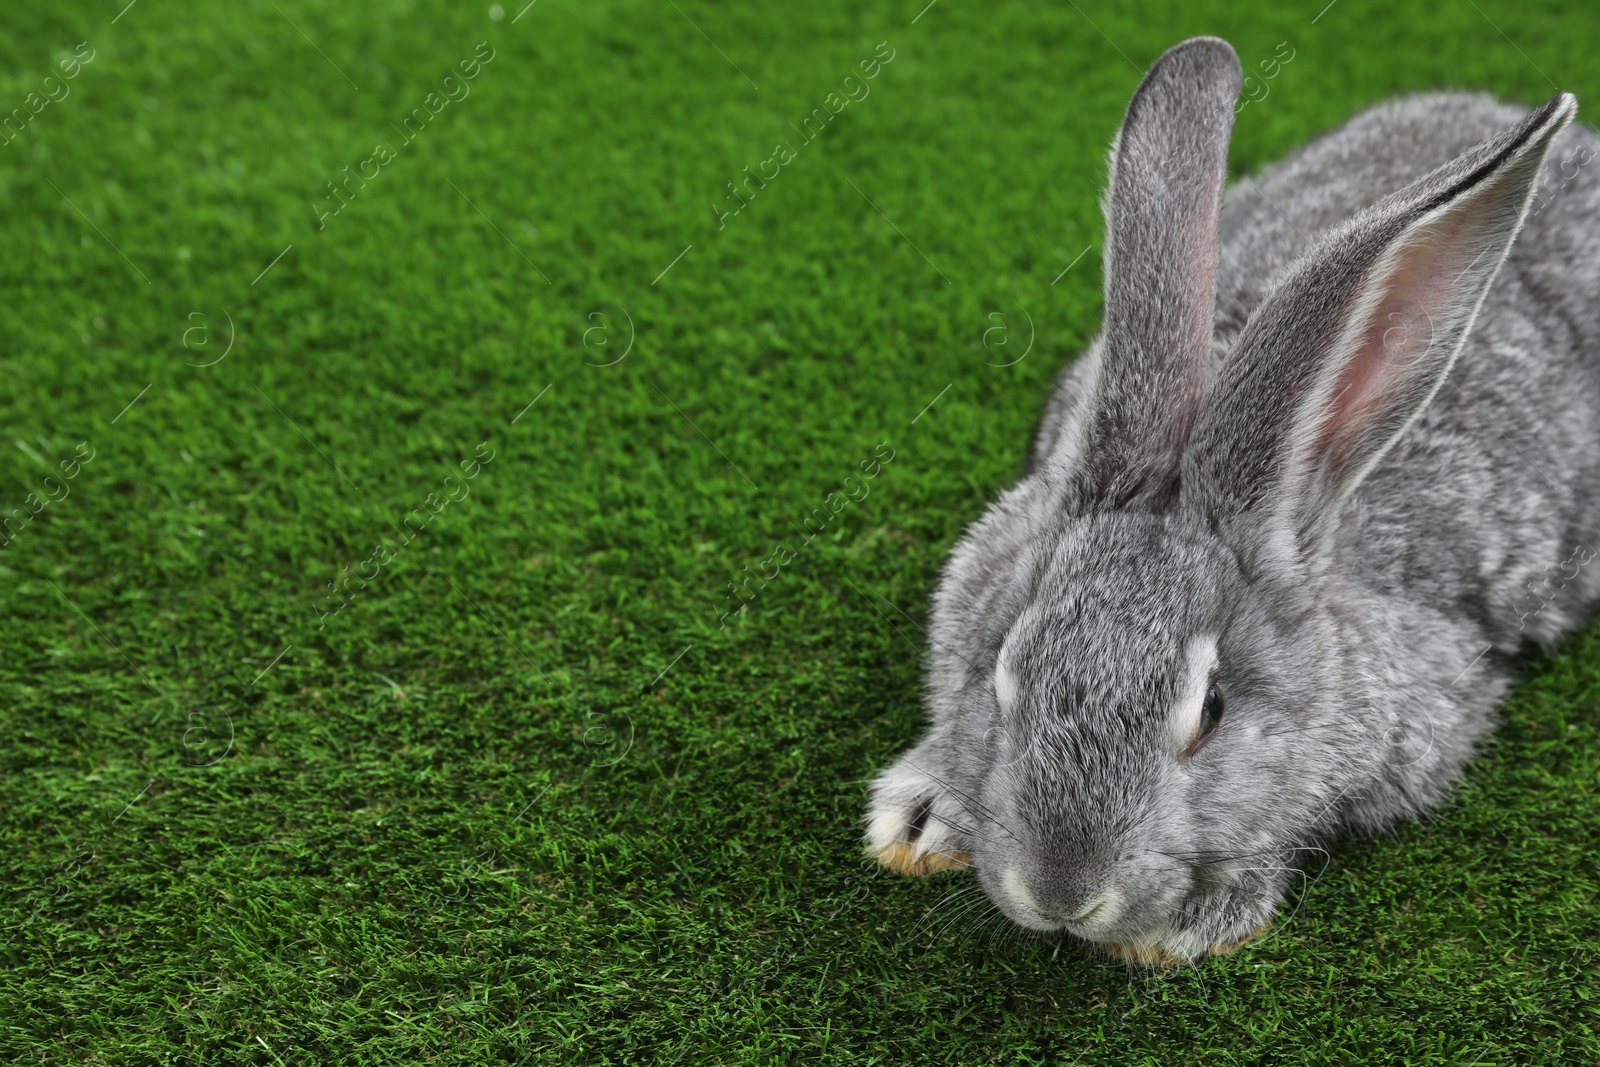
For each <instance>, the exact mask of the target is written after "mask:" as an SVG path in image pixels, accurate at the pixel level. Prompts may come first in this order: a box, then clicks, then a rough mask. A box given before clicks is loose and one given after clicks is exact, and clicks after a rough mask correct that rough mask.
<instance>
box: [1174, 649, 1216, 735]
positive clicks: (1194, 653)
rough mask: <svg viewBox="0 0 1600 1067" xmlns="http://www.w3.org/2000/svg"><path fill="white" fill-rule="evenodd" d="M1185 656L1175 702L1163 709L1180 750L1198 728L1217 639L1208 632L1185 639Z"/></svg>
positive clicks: (1209, 681)
mask: <svg viewBox="0 0 1600 1067" xmlns="http://www.w3.org/2000/svg"><path fill="white" fill-rule="evenodd" d="M1186 660H1187V662H1186V664H1185V666H1184V682H1183V688H1182V689H1180V690H1179V691H1178V692H1179V695H1178V701H1177V703H1176V704H1174V705H1173V706H1172V708H1171V710H1170V711H1169V712H1168V713H1167V723H1168V725H1169V728H1170V730H1171V736H1172V747H1173V750H1174V751H1181V750H1182V749H1183V747H1184V746H1185V745H1187V744H1188V743H1189V742H1190V741H1192V740H1194V735H1195V733H1196V732H1198V731H1199V729H1200V714H1201V712H1202V711H1203V710H1204V707H1205V702H1206V690H1207V689H1209V688H1210V686H1211V672H1212V671H1214V670H1215V669H1216V667H1217V639H1216V638H1214V637H1210V636H1201V637H1196V638H1194V639H1193V640H1192V641H1190V642H1189V651H1188V655H1187V657H1186Z"/></svg>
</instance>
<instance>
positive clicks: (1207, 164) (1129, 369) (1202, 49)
mask: <svg viewBox="0 0 1600 1067" xmlns="http://www.w3.org/2000/svg"><path fill="white" fill-rule="evenodd" d="M1239 85H1240V74H1239V57H1238V56H1237V55H1235V54H1234V51H1233V49H1232V47H1230V46H1229V45H1228V43H1227V42H1226V41H1223V40H1221V39H1219V38H1216V37H1196V38H1193V39H1192V40H1188V41H1184V42H1183V43H1182V44H1179V45H1175V46H1173V47H1172V48H1171V49H1169V50H1168V51H1167V52H1166V53H1165V54H1164V55H1162V57H1161V58H1160V59H1158V60H1156V62H1155V65H1154V66H1152V67H1151V68H1150V72H1149V73H1148V74H1146V75H1145V77H1144V81H1142V82H1141V83H1140V84H1139V89H1138V91H1137V92H1136V93H1134V95H1133V100H1132V101H1131V102H1130V103H1129V104H1128V114H1127V117H1126V118H1125V119H1124V120H1123V123H1122V129H1121V131H1119V132H1118V134H1117V141H1116V145H1115V147H1114V148H1113V149H1112V153H1111V186H1110V190H1109V192H1108V194H1107V196H1106V203H1105V213H1106V248H1105V286H1106V310H1105V328H1104V334H1103V337H1102V344H1101V346H1100V351H1101V355H1100V360H1101V363H1100V366H1099V367H1097V368H1094V373H1093V376H1092V377H1093V381H1094V384H1093V386H1092V393H1093V397H1092V400H1091V401H1090V403H1089V423H1088V437H1087V440H1086V441H1085V442H1084V445H1085V446H1086V447H1085V449H1084V451H1085V453H1086V455H1085V462H1084V464H1083V466H1082V468H1081V469H1080V470H1078V471H1077V478H1078V482H1077V484H1076V486H1075V495H1076V496H1077V497H1078V499H1079V501H1080V502H1082V503H1084V504H1087V503H1091V502H1094V501H1099V500H1125V499H1127V498H1129V497H1131V496H1132V495H1134V494H1135V493H1138V492H1140V491H1142V490H1145V489H1147V488H1149V487H1151V486H1165V485H1168V484H1170V483H1172V482H1173V481H1174V480H1175V479H1176V477H1177V471H1178V463H1177V457H1178V453H1179V451H1180V450H1181V449H1182V447H1183V442H1184V439H1185V438H1187V437H1188V434H1189V430H1190V428H1191V427H1192V426H1193V425H1194V417H1195V413H1196V411H1197V410H1198V408H1199V404H1200V398H1201V396H1202V394H1203V392H1204V389H1205V378H1206V369H1207V363H1208V361H1209V359H1210V354H1211V336H1212V319H1213V317H1214V315H1215V313H1216V292H1217V284H1216V270H1217V217H1218V214H1219V212H1220V211H1221V206H1222V189H1223V183H1224V182H1225V181H1226V179H1227V167H1228V140H1229V137H1230V136H1231V135H1232V132H1233V108H1234V102H1235V101H1236V100H1237V99H1238V98H1239Z"/></svg>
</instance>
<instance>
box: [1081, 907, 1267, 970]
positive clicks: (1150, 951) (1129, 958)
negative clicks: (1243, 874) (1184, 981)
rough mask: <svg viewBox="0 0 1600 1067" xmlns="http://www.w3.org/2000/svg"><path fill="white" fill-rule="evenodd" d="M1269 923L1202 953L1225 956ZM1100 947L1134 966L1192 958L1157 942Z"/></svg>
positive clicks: (1174, 963) (1181, 963) (1184, 963)
mask: <svg viewBox="0 0 1600 1067" xmlns="http://www.w3.org/2000/svg"><path fill="white" fill-rule="evenodd" d="M1271 925H1272V920H1271V919H1270V918H1268V919H1267V921H1266V922H1264V923H1262V924H1261V925H1260V926H1258V927H1256V928H1255V929H1254V930H1252V931H1250V932H1249V933H1248V934H1245V935H1244V936H1243V937H1241V938H1239V939H1238V940H1237V941H1229V942H1227V943H1226V944H1221V945H1212V946H1211V947H1210V948H1208V949H1206V950H1205V953H1204V955H1207V956H1226V955H1228V954H1230V953H1233V952H1237V951H1238V950H1239V949H1241V948H1243V947H1244V946H1246V945H1248V944H1249V943H1250V942H1252V941H1254V940H1255V939H1256V938H1258V937H1260V936H1261V935H1262V934H1263V933H1265V932H1266V930H1267V927H1269V926H1271ZM1100 947H1101V948H1103V949H1105V950H1106V951H1107V952H1109V953H1111V955H1113V956H1115V957H1116V958H1117V959H1119V960H1121V961H1122V962H1123V963H1128V964H1132V965H1134V966H1136V967H1186V966H1188V965H1189V964H1190V963H1192V962H1193V961H1192V960H1188V959H1185V958H1184V957H1182V956H1179V955H1176V954H1174V953H1172V952H1169V951H1167V950H1166V949H1165V948H1163V947H1162V946H1161V945H1159V944H1144V943H1136V942H1132V941H1123V942H1116V943H1111V944H1103V945H1101V946H1100Z"/></svg>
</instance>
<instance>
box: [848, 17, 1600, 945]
mask: <svg viewBox="0 0 1600 1067" xmlns="http://www.w3.org/2000/svg"><path fill="white" fill-rule="evenodd" d="M1239 82H1240V72H1239V65H1238V60H1237V57H1236V56H1235V55H1234V53H1233V50H1232V49H1231V48H1230V47H1229V46H1228V45H1227V44H1226V43H1225V42H1222V41H1220V40H1217V39H1215V38H1198V39H1196V40H1193V41H1188V42H1185V43H1184V44H1181V45H1179V46H1177V47H1176V48H1174V49H1172V50H1171V51H1169V52H1168V53H1167V54H1166V55H1164V56H1163V57H1162V58H1161V59H1160V60H1159V61H1158V62H1157V63H1156V64H1155V66H1154V67H1153V68H1152V69H1151V71H1150V73H1149V74H1148V75H1147V76H1146V78H1145V80H1144V82H1143V83H1142V84H1141V86H1140V88H1139V90H1138V92H1137V93H1136V95H1135V96H1134V98H1133V101H1132V103H1131V104H1130V105H1129V108H1128V114H1127V118H1126V120H1125V122H1124V124H1123V127H1122V130H1121V132H1120V133H1119V135H1118V138H1117V141H1116V144H1115V146H1114V148H1113V154H1112V168H1111V170H1112V177H1111V183H1110V189H1109V192H1108V194H1107V198H1106V203H1105V210H1106V217H1107V242H1106V252H1105V257H1106V264H1105V275H1106V312H1105V323H1104V328H1103V330H1102V332H1101V334H1100V336H1099V337H1098V338H1097V339H1096V341H1095V343H1094V344H1093V345H1092V346H1091V348H1090V349H1089V351H1088V352H1087V353H1086V354H1085V355H1084V356H1083V357H1082V358H1081V359H1080V360H1078V361H1077V362H1075V363H1074V364H1072V365H1071V366H1070V367H1069V368H1068V369H1067V370H1066V371H1065V373H1063V375H1062V376H1061V380H1060V382H1059V384H1058V386H1057V389H1056V391H1055V393H1054V395H1053V396H1052V397H1051V398H1050V400H1049V402H1048V404H1047V406H1046V412H1045V416H1044V418H1043V420H1042V422H1041V424H1040V427H1039V431H1038V433H1037V435H1036V438H1035V441H1034V443H1033V446H1032V448H1031V450H1030V452H1031V454H1030V462H1029V467H1028V471H1027V473H1026V474H1025V476H1024V477H1023V478H1022V480H1021V481H1020V482H1018V483H1017V484H1016V485H1015V486H1013V487H1011V488H1010V489H1007V490H1006V491H1005V492H1003V493H1002V494H1001V495H1000V497H999V499H998V500H997V501H996V502H995V503H994V505H993V506H992V507H991V508H990V509H989V511H988V512H987V513H986V514H985V515H984V516H982V517H981V518H980V519H979V520H978V521H977V522H976V523H974V524H973V525H972V527H971V528H970V529H968V531H967V532H966V534H965V536H964V537H963V538H962V539H961V541H960V542H959V543H958V545H957V546H956V548H955V549H954V551H953V553H952V555H951V558H950V560H949V562H948V564H947V566H946V569H945V572H944V576H943V579H942V581H941V582H940V584H939V587H938V591H937V593H936V594H935V597H934V604H933V614H932V621H931V626H930V641H931V646H932V648H931V658H932V663H931V667H930V670H929V674H928V680H927V703H928V713H929V726H928V729H927V732H926V734H925V736H924V737H923V738H922V740H921V741H920V743H918V744H917V745H916V746H915V747H914V748H912V749H911V750H910V751H909V752H907V753H905V754H904V755H903V756H902V757H901V758H900V759H899V760H898V761H896V762H895V763H894V764H892V765H891V766H890V767H889V768H887V769H886V770H885V771H884V772H883V773H882V774H881V775H880V776H879V777H878V778H877V779H876V781H875V782H874V784H873V786H872V791H871V813H870V816H869V825H868V833H867V846H868V849H869V851H870V852H871V853H872V854H874V855H876V856H877V857H879V859H880V860H882V861H883V862H884V863H885V864H887V865H889V866H891V867H894V868H895V869H898V870H902V871H905V872H907V873H916V874H924V873H929V872H931V871H933V870H939V869H943V868H950V867H971V868H972V869H973V870H974V871H975V873H976V876H977V878H978V880H979V882H980V883H981V884H982V886H983V888H984V890H985V891H986V892H987V894H988V896H989V897H990V898H991V899H992V900H993V902H994V903H995V904H996V905H997V906H998V907H999V908H1000V909H1001V911H1003V912H1004V913H1005V914H1006V915H1007V916H1009V917H1010V918H1011V919H1013V920H1014V921H1016V922H1017V923H1019V924H1021V925H1023V926H1026V927H1030V928H1033V929H1037V930H1047V931H1057V930H1064V931H1068V932H1070V933H1072V934H1074V935H1076V936H1078V937H1081V938H1084V939H1087V940H1089V941H1093V942H1096V943H1098V944H1100V945H1103V946H1105V947H1107V948H1109V949H1111V950H1112V951H1114V952H1115V953H1116V954H1118V955H1120V956H1121V957H1122V958H1124V959H1127V960H1129V961H1130V962H1134V963H1142V964H1161V963H1173V962H1177V961H1186V960H1193V959H1197V958H1199V957H1202V956H1204V955H1207V954H1210V953H1214V952H1218V951H1226V950H1228V949H1229V948H1231V947H1233V946H1235V945H1237V944H1239V943H1241V942H1242V941H1243V940H1245V939H1247V938H1248V937H1250V936H1252V935H1253V934H1254V933H1255V932H1256V931H1258V930H1260V929H1261V928H1262V927H1263V926H1264V925H1265V924H1266V923H1268V922H1270V920H1271V918H1272V915H1273V913H1274V911H1275V909H1276V908H1277V906H1278V904H1279V902H1280V900H1281V899H1282V896H1283V893H1284V891H1285V889H1286V888H1287V886H1288V884H1289V881H1290V879H1291V877H1293V875H1294V872H1295V871H1296V870H1297V869H1299V868H1300V867H1302V866H1303V865H1304V863H1305V861H1306V858H1307V854H1308V852H1312V851H1314V850H1316V847H1317V845H1318V843H1319V842H1323V841H1326V840H1328V839H1329V838H1331V837H1334V836H1337V835H1339V834H1341V833H1346V832H1350V831H1357V832H1362V831H1374V830H1377V829H1380V828H1382V827H1385V826H1388V825H1391V824H1392V823H1393V822H1394V821H1396V820H1398V819H1403V818H1407V817H1412V816H1415V815H1416V814H1418V813H1419V812H1422V811H1423V810H1425V809H1427V808H1428V807H1430V806H1431V805H1435V804H1437V803H1438V802H1439V801H1440V799H1441V798H1442V797H1443V796H1444V795H1445V794H1446V792H1447V790H1448V789H1449V787H1450V784H1451V782H1452V781H1453V780H1454V779H1455V778H1456V777H1457V775H1458V774H1459V773H1460V771H1461V769H1462V766H1463V765H1464V764H1465V763H1466V761H1467V760H1468V759H1469V758H1471V756H1472V754H1473V752H1474V749H1475V748H1476V746H1477V745H1478V743H1479V742H1480V741H1481V739H1482V738H1483V736H1484V735H1485V734H1486V733H1487V732H1488V731H1489V730H1490V729H1491V727H1492V725H1493V722H1494V717H1495V712H1496V708H1497V707H1498V705H1499V704H1500V702H1501V700H1502V699H1503V697H1504V695H1505V692H1506V689H1507V685H1508V673H1507V670H1508V668H1507V662H1508V659H1509V658H1510V657H1511V656H1512V655H1513V654H1514V653H1515V652H1516V651H1517V650H1518V648H1519V647H1520V646H1521V645H1522V643H1523V642H1524V641H1528V640H1533V641H1538V642H1544V643H1549V642H1552V641H1554V640H1556V639H1557V638H1558V637H1559V636H1561V635H1562V634H1563V633H1565V632H1567V631H1569V630H1570V629H1572V628H1573V627H1574V626H1575V625H1576V624H1578V623H1579V622H1580V621H1582V620H1583V619H1584V618H1585V617H1586V616H1587V615H1588V613H1589V612H1590V610H1591V608H1592V607H1593V606H1594V604H1595V602H1596V600H1597V598H1600V565H1587V564H1588V559H1589V556H1590V555H1592V554H1593V552H1594V551H1596V550H1600V534H1597V533H1595V532H1594V528H1595V524H1596V523H1597V522H1600V513H1597V512H1600V502H1597V500H1596V497H1595V494H1593V493H1591V492H1589V491H1588V490H1589V488H1590V487H1592V486H1594V485H1596V484H1600V362H1597V360H1596V358H1595V356H1594V353H1595V352H1596V343H1597V341H1600V300H1597V299H1596V298H1597V296H1600V184H1597V183H1596V181H1595V180H1594V176H1593V174H1592V173H1591V171H1590V170H1585V169H1583V164H1584V163H1587V162H1588V160H1589V159H1590V158H1592V157H1593V156H1594V155H1596V154H1600V143H1597V141H1600V138H1597V137H1596V136H1595V135H1594V134H1593V133H1592V132H1591V131H1590V130H1588V129H1587V128H1571V129H1568V128H1567V124H1568V123H1569V121H1570V120H1571V118H1572V116H1573V114H1574V112H1575V109H1576V102H1575V101H1574V99H1573V98H1572V97H1571V96H1569V95H1566V94H1561V95H1559V96H1557V97H1555V98H1554V99H1552V100H1551V101H1549V102H1548V103H1546V104H1545V105H1543V106H1542V107H1540V108H1538V109H1535V110H1534V111H1532V112H1529V111H1526V110H1524V109H1519V108H1516V107H1511V106H1507V105H1504V104H1500V103H1497V102H1495V101H1494V100H1492V99H1489V98H1487V97H1483V96H1476V95H1464V94H1453V93H1438V94H1429V95H1422V96H1415V97H1411V98H1408V99H1403V100H1398V101H1395V102H1392V103H1389V104H1386V105H1383V106H1381V107H1378V108H1375V109H1373V110H1371V111H1368V112H1366V113H1364V114H1362V115H1359V116H1357V117H1356V118H1354V119H1352V120H1351V121H1350V122H1349V123H1347V124H1346V125H1345V126H1343V127H1342V128H1340V129H1338V130H1336V131H1334V132H1332V133H1330V134H1328V135H1326V136H1324V137H1322V138H1320V139H1319V140H1317V141H1315V142H1313V143H1312V144H1310V145H1308V146H1307V147H1306V148H1304V149H1302V150H1301V151H1299V152H1298V153H1297V154H1295V155H1294V156H1293V157H1291V158H1290V159H1288V160H1286V161H1285V162H1283V163H1281V164H1279V165H1277V166H1276V167H1273V168H1271V169H1269V170H1268V171H1267V172H1266V173H1264V174H1261V175H1259V176H1257V177H1255V178H1251V179H1244V180H1242V181H1241V182H1240V183H1239V184H1238V185H1236V186H1234V187H1233V188H1232V189H1231V190H1229V191H1228V193H1227V195H1226V197H1224V195H1223V185H1224V179H1225V174H1226V156H1227V144H1228V138H1229V136H1230V134H1231V129H1232V121H1233V106H1234V101H1235V100H1236V98H1237V96H1238V92H1239ZM1575 159H1581V160H1582V163H1579V164H1578V165H1577V166H1573V160H1575ZM1530 202H1532V203H1534V204H1536V205H1537V207H1536V208H1535V209H1534V210H1533V211H1531V212H1530V210H1529V205H1530ZM1524 221H1525V224H1524ZM1519 230H1520V232H1519ZM1558 571H1559V573H1560V580H1559V581H1558V582H1557V581H1547V579H1553V578H1554V576H1555V575H1556V574H1557V573H1558ZM1530 583H1544V584H1543V585H1539V586H1536V589H1537V590H1539V591H1538V592H1537V593H1536V595H1534V596H1532V597H1531V596H1530V590H1529V586H1530ZM1557 586H1559V590H1558V591H1556V592H1552V593H1551V594H1550V595H1549V596H1548V597H1547V596H1545V595H1544V592H1543V591H1546V590H1553V589H1557ZM1212 663H1214V664H1215V666H1214V669H1213V670H1208V669H1207V668H1208V667H1210V665H1211V664H1212ZM1197 664H1200V665H1201V666H1197ZM1198 670H1207V678H1206V679H1204V680H1197V678H1196V676H1195V674H1196V671H1198ZM997 675H998V678H997ZM1209 686H1214V687H1215V688H1216V689H1217V690H1218V692H1219V693H1220V694H1222V695H1223V697H1224V700H1225V702H1224V709H1225V710H1224V713H1223V715H1222V717H1221V719H1220V722H1219V724H1218V725H1217V726H1216V728H1215V730H1214V732H1213V733H1212V734H1211V735H1210V736H1209V737H1207V738H1205V739H1204V740H1203V742H1200V743H1198V744H1196V742H1197V741H1199V739H1198V738H1195V737H1185V736H1184V734H1185V733H1186V732H1189V731H1192V730H1193V729H1196V728H1197V724H1198V723H1199V722H1200V715H1199V711H1198V709H1193V710H1191V711H1187V712H1186V711H1184V708H1183V706H1184V705H1185V704H1187V703H1192V702H1193V701H1195V700H1196V699H1197V696H1198V698H1199V699H1205V698H1204V693H1205V692H1206V691H1207V688H1208V687H1209ZM1001 694H1003V695H1004V700H1001V699H1000V696H1001ZM1189 724H1195V725H1189Z"/></svg>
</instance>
